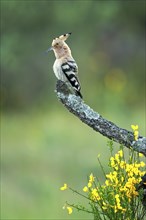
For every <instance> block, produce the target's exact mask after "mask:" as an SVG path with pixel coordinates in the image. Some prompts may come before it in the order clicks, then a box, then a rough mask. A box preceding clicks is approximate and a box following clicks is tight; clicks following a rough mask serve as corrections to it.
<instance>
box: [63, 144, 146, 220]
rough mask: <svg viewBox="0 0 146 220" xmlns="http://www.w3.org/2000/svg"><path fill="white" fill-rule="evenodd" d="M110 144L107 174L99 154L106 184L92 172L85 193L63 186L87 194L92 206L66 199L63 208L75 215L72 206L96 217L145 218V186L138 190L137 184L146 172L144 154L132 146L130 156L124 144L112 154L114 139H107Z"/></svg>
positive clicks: (120, 219) (132, 219)
mask: <svg viewBox="0 0 146 220" xmlns="http://www.w3.org/2000/svg"><path fill="white" fill-rule="evenodd" d="M108 145H109V147H110V153H111V156H110V158H109V164H108V166H109V168H110V172H109V173H108V174H106V173H105V171H104V168H103V166H102V163H101V161H100V155H99V156H98V163H99V165H100V167H101V169H102V173H103V175H104V178H105V180H104V182H103V183H100V181H99V180H98V177H95V176H94V174H92V173H91V174H90V175H89V177H88V182H87V184H86V185H85V186H84V187H83V189H82V193H80V192H78V191H76V190H74V189H72V188H71V187H69V186H68V185H67V184H64V186H62V187H61V188H60V190H63V191H64V190H67V189H69V190H71V191H72V192H74V193H76V194H78V195H80V196H82V197H84V198H85V199H87V200H88V201H89V207H84V206H82V205H78V204H70V203H68V202H66V204H65V206H64V207H63V208H64V209H65V208H66V209H67V211H68V214H72V212H73V209H77V210H82V211H85V212H88V213H91V214H93V217H94V219H95V220H102V219H105V220H106V219H110V220H111V219H112V220H117V219H118V220H122V219H124V220H138V219H141V220H142V219H144V216H145V215H146V209H145V207H144V206H143V204H142V199H143V188H142V189H140V190H138V186H139V183H140V182H141V181H142V179H141V178H142V177H143V176H144V174H145V171H144V169H145V166H146V164H145V162H144V161H142V157H143V155H142V154H139V153H137V152H134V151H133V150H132V149H129V155H128V157H127V156H126V154H125V153H124V149H123V147H122V146H120V149H119V151H118V152H117V153H116V154H113V142H112V141H110V142H108ZM144 184H145V183H144Z"/></svg>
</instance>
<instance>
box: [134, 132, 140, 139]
mask: <svg viewBox="0 0 146 220" xmlns="http://www.w3.org/2000/svg"><path fill="white" fill-rule="evenodd" d="M138 134H139V132H138V131H134V138H135V140H136V141H137V140H138Z"/></svg>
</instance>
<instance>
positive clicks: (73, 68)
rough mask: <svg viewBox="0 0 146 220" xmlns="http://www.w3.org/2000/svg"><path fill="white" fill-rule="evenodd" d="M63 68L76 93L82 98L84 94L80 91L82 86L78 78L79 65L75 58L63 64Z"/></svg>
mask: <svg viewBox="0 0 146 220" xmlns="http://www.w3.org/2000/svg"><path fill="white" fill-rule="evenodd" d="M61 68H62V71H63V73H64V74H65V76H66V78H67V79H68V81H69V82H70V84H71V86H72V87H73V88H74V90H75V92H76V94H77V95H79V96H80V97H81V98H82V94H81V93H80V90H81V86H80V83H79V80H78V78H77V74H78V66H77V64H76V62H75V61H73V60H70V61H67V62H65V63H63V64H62V65H61Z"/></svg>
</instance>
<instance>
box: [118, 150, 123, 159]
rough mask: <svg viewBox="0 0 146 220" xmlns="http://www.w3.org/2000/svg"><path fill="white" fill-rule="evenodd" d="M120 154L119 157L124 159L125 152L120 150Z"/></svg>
mask: <svg viewBox="0 0 146 220" xmlns="http://www.w3.org/2000/svg"><path fill="white" fill-rule="evenodd" d="M118 154H119V156H120V157H121V158H122V157H123V151H122V150H120V151H119V152H118Z"/></svg>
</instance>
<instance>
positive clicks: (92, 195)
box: [91, 189, 100, 201]
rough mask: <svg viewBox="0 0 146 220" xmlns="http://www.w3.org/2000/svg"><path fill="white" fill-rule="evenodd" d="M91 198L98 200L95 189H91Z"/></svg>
mask: <svg viewBox="0 0 146 220" xmlns="http://www.w3.org/2000/svg"><path fill="white" fill-rule="evenodd" d="M91 199H92V200H94V201H97V200H100V196H99V194H98V192H97V189H91Z"/></svg>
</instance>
